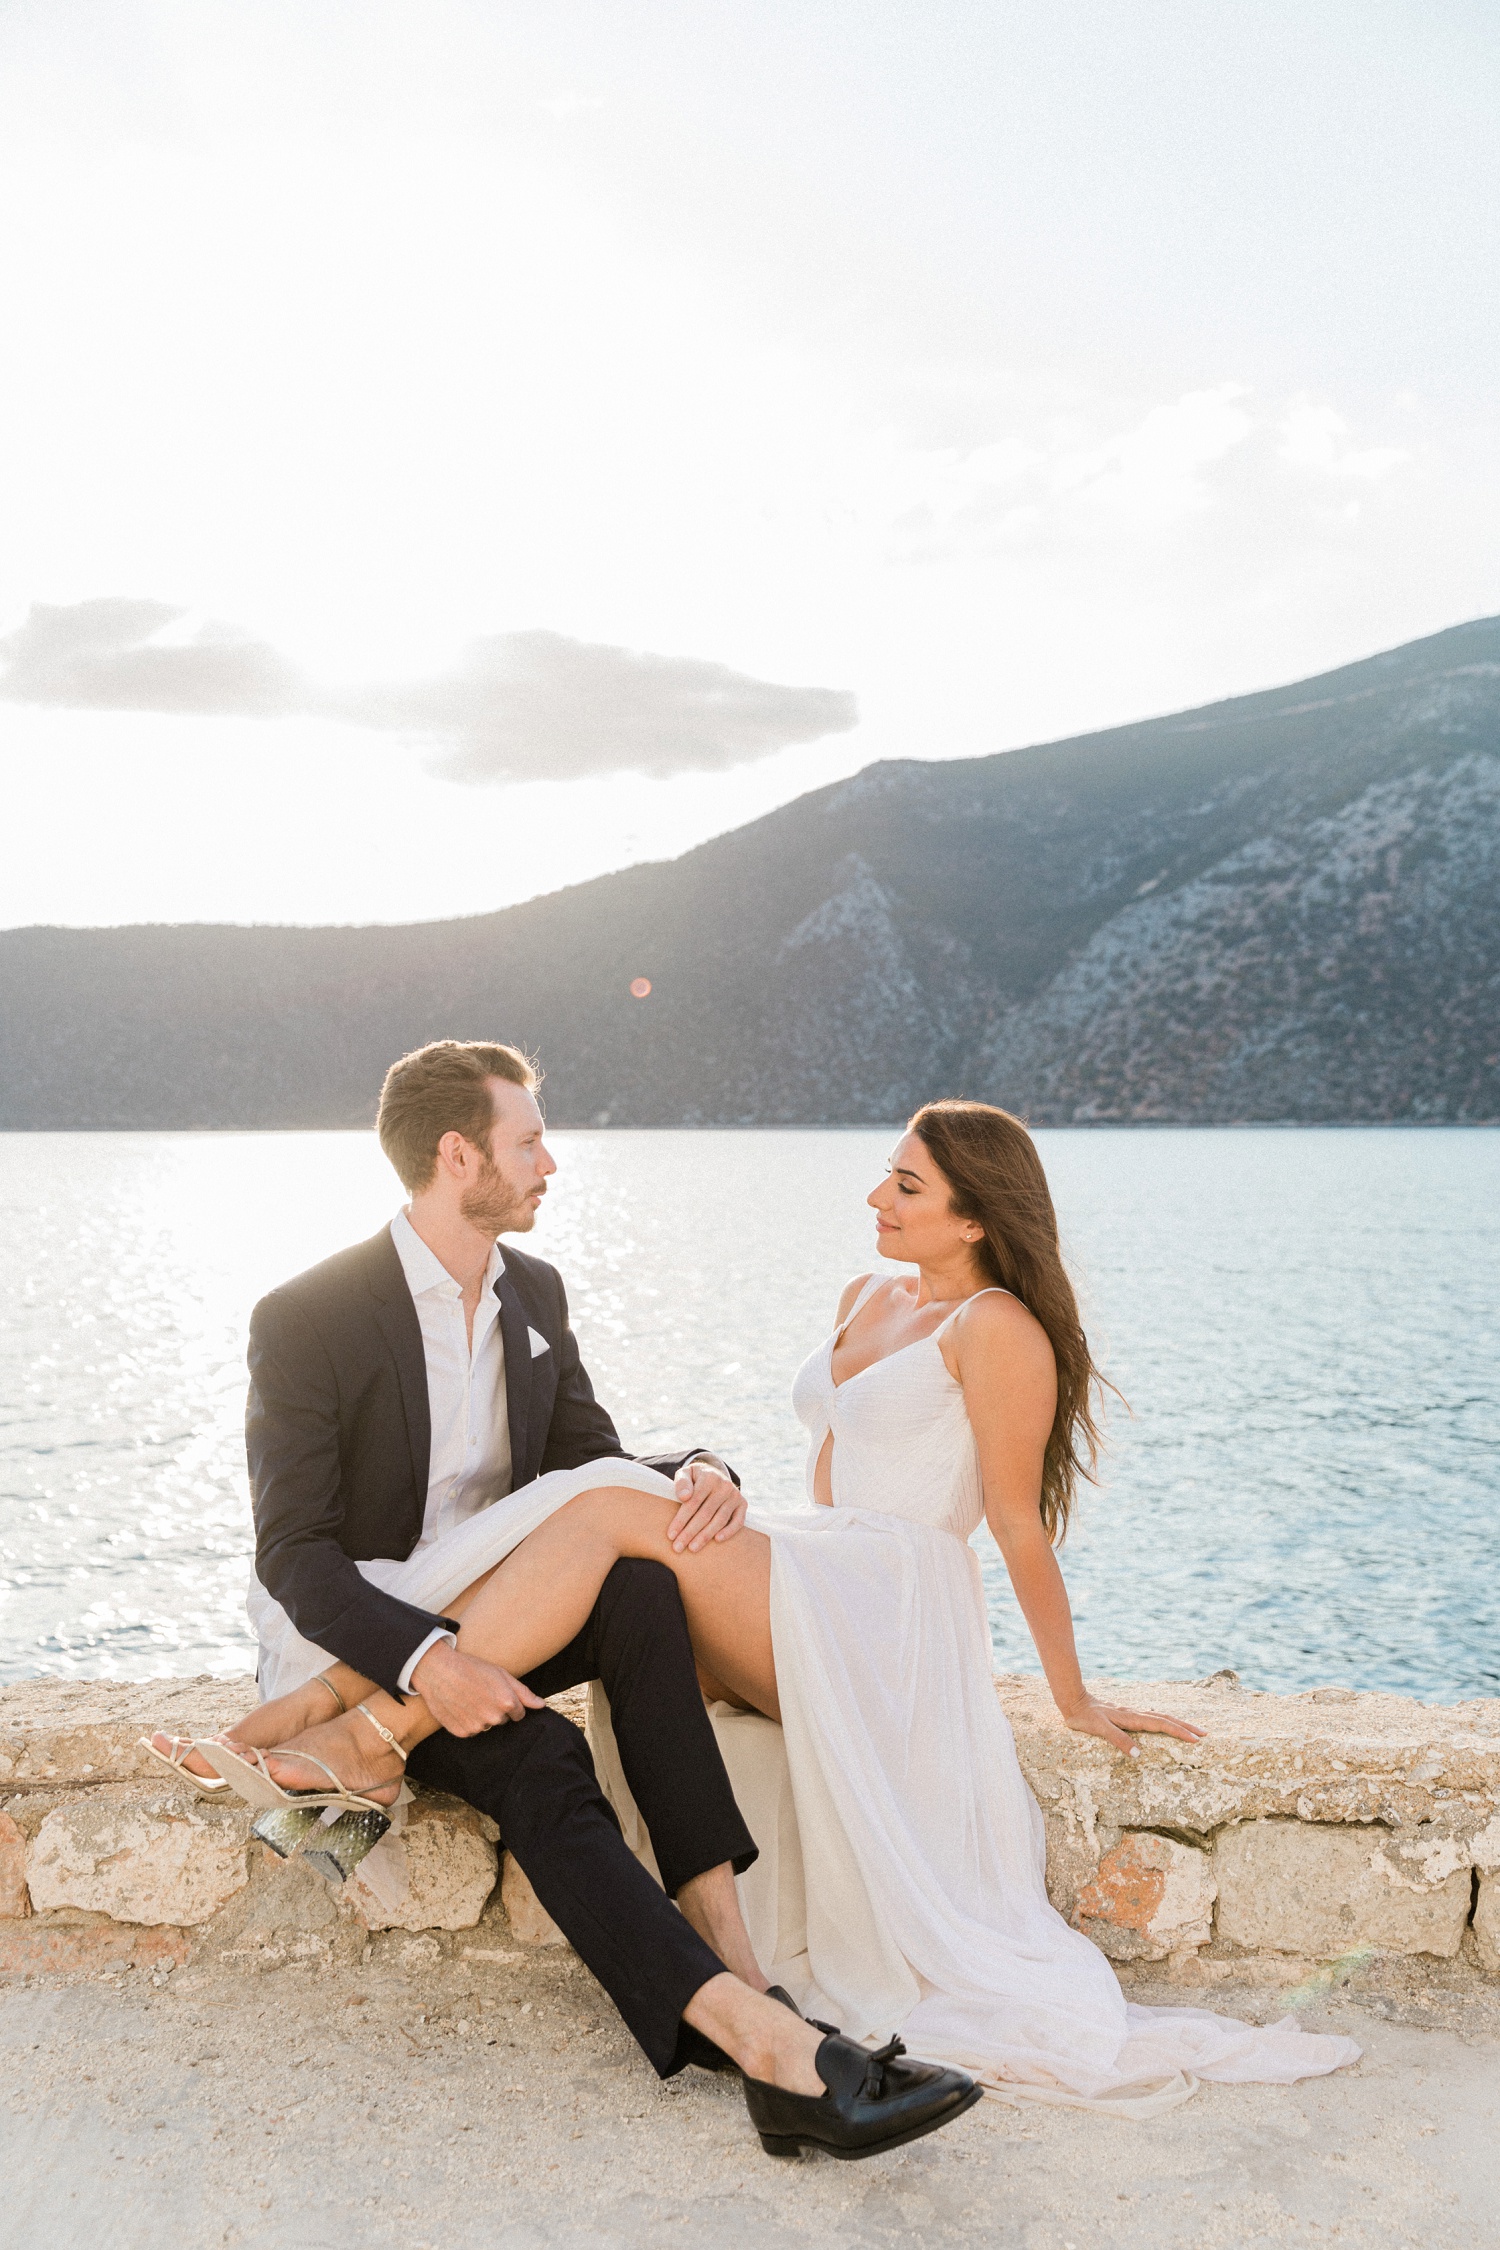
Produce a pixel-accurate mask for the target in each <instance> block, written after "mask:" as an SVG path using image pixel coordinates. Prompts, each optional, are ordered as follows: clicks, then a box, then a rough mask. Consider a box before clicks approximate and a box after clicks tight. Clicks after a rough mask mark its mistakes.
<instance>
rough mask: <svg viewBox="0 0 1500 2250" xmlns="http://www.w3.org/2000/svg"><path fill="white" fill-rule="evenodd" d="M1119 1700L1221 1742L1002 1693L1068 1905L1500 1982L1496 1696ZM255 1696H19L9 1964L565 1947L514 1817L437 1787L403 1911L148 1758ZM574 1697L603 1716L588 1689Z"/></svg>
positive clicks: (237, 1689)
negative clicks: (1121, 1723)
mask: <svg viewBox="0 0 1500 2250" xmlns="http://www.w3.org/2000/svg"><path fill="white" fill-rule="evenodd" d="M1098 1686H1099V1688H1100V1690H1101V1692H1104V1693H1106V1694H1108V1695H1109V1697H1110V1698H1111V1699H1117V1700H1119V1701H1122V1702H1131V1703H1134V1704H1136V1705H1137V1706H1145V1707H1148V1708H1149V1707H1151V1706H1153V1705H1155V1706H1156V1707H1159V1708H1164V1709H1170V1710H1173V1711H1176V1712H1178V1713H1179V1714H1180V1715H1181V1716H1183V1717H1185V1718H1188V1719H1191V1720H1193V1721H1194V1722H1195V1723H1197V1724H1198V1725H1200V1726H1203V1727H1206V1728H1207V1730H1208V1733H1207V1738H1206V1739H1205V1740H1204V1741H1203V1742H1201V1743H1196V1744H1187V1743H1181V1742H1175V1741H1172V1740H1170V1739H1168V1738H1164V1737H1155V1738H1153V1737H1144V1738H1143V1739H1142V1742H1141V1751H1140V1755H1139V1757H1137V1758H1125V1757H1121V1756H1119V1755H1117V1754H1116V1753H1114V1752H1112V1751H1110V1750H1108V1749H1107V1748H1106V1747H1105V1746H1104V1744H1102V1743H1100V1742H1097V1741H1094V1740H1093V1739H1091V1738H1089V1737H1086V1736H1080V1735H1074V1734H1070V1733H1069V1732H1068V1731H1067V1729H1066V1728H1064V1727H1063V1726H1062V1725H1061V1724H1060V1722H1059V1720H1058V1718H1057V1714H1056V1712H1055V1711H1054V1710H1053V1708H1052V1704H1051V1701H1050V1698H1049V1697H1048V1696H1047V1693H1046V1690H1045V1688H1044V1687H1043V1686H1042V1685H1041V1684H1040V1683H1039V1682H1036V1681H1031V1680H1023V1679H1017V1678H1006V1679H1002V1680H1001V1681H999V1682H998V1683H997V1692H998V1693H999V1695H1000V1699H1001V1701H1002V1703H1003V1705H1004V1707H1005V1709H1006V1711H1007V1713H1008V1715H1009V1717H1010V1720H1011V1723H1012V1725H1013V1726H1014V1728H1015V1733H1016V1744H1017V1749H1018V1751H1019V1754H1020V1758H1021V1763H1022V1766H1023V1768H1024V1770H1025V1772H1026V1776H1027V1779H1028V1780H1029V1781H1030V1783H1031V1786H1032V1788H1033V1789H1034V1791H1035V1792H1036V1796H1037V1799H1038V1802H1039V1803H1040V1805H1041V1808H1042V1812H1043V1815H1044V1818H1045V1821H1046V1829H1047V1879H1048V1886H1049V1888H1050V1890H1051V1892H1052V1896H1053V1900H1054V1902H1055V1904H1056V1905H1057V1907H1058V1909H1059V1911H1060V1912H1061V1913H1063V1914H1064V1915H1066V1916H1067V1917H1068V1918H1069V1920H1071V1921H1073V1922H1074V1923H1075V1924H1076V1925H1077V1927H1078V1928H1080V1929H1082V1930H1084V1931H1085V1932H1086V1933H1087V1934H1088V1935H1089V1937H1091V1938H1092V1939H1093V1940H1094V1941H1095V1943H1097V1944H1098V1945H1100V1946H1102V1948H1103V1949H1104V1951H1105V1952H1106V1953H1108V1954H1109V1955H1110V1956H1111V1958H1112V1959H1114V1960H1115V1961H1118V1962H1120V1963H1122V1964H1130V1963H1141V1964H1148V1963H1149V1964H1157V1965H1160V1964H1166V1966H1167V1971H1168V1973H1169V1974H1171V1975H1172V1976H1174V1977H1177V1978H1180V1979H1182V1980H1184V1981H1189V1982H1190V1981H1193V1980H1194V1979H1195V1978H1201V1979H1203V1980H1205V1981H1207V1980H1208V1979H1210V1978H1212V1979H1215V1980H1219V1979H1222V1978H1224V1977H1226V1976H1233V1975H1235V1974H1244V1975H1246V1976H1255V1975H1257V1974H1258V1975H1262V1976H1263V1975H1265V1974H1266V1973H1267V1972H1268V1971H1269V1972H1271V1973H1274V1974H1275V1975H1276V1976H1277V1977H1279V1978H1280V1979H1282V1980H1283V1981H1285V1980H1286V1979H1288V1978H1292V1977H1295V1976H1296V1975H1298V1974H1299V1973H1301V1972H1302V1971H1303V1970H1304V1969H1306V1968H1318V1969H1323V1970H1327V1969H1328V1968H1330V1967H1332V1968H1333V1969H1334V1970H1335V1971H1337V1970H1338V1968H1339V1967H1340V1965H1348V1964H1351V1963H1354V1964H1357V1963H1362V1962H1364V1961H1368V1960H1371V1959H1374V1958H1377V1957H1382V1956H1384V1957H1389V1956H1402V1957H1407V1958H1408V1959H1410V1961H1411V1962H1412V1963H1413V1964H1414V1965H1415V1964H1417V1963H1420V1962H1423V1961H1425V1962H1427V1963H1429V1964H1436V1963H1445V1964H1447V1965H1448V1968H1449V1971H1450V1972H1457V1973H1459V1974H1473V1975H1476V1976H1486V1977H1500V1702H1476V1703H1466V1704H1457V1705H1452V1706H1447V1707H1442V1706H1433V1705H1425V1704H1420V1703H1414V1702H1409V1701H1407V1700H1405V1699H1403V1698H1401V1697H1397V1696H1387V1695H1356V1694H1354V1693H1353V1692H1351V1691H1350V1690H1348V1689H1343V1688H1320V1689H1314V1690H1313V1691H1311V1692H1310V1693H1308V1694H1305V1695H1296V1696H1273V1695H1258V1694H1252V1693H1249V1692H1247V1691H1245V1690H1243V1689H1241V1688H1240V1687H1239V1686H1238V1684H1237V1683H1236V1682H1235V1680H1234V1678H1233V1675H1232V1674H1220V1675H1218V1676H1217V1677H1216V1678H1215V1679H1213V1680H1210V1681H1205V1682H1199V1683H1197V1684H1195V1685H1191V1686H1183V1685H1180V1684H1168V1685H1155V1686H1151V1687H1139V1686H1130V1687H1126V1686H1120V1685H1114V1684H1111V1683H1106V1682H1101V1683H1098ZM251 1694H252V1689H251V1686H250V1683H249V1681H248V1680H230V1681H221V1680H208V1679H196V1680H166V1681H150V1682H144V1683H136V1684H129V1685H121V1684H119V1683H106V1682H98V1683H96V1682H85V1681H74V1680H35V1681H27V1682H23V1683H21V1684H19V1685H17V1686H14V1687H10V1688H6V1689H0V1974H7V1975H27V1974H32V1973H36V1972H73V1973H113V1972H115V1971H118V1970H120V1969H123V1968H126V1967H130V1966H134V1967H137V1968H142V1969H147V1970H150V1971H152V1972H153V1973H155V1974H157V1975H164V1974H166V1973H168V1972H169V1971H170V1969H171V1968H172V1967H173V1966H175V1965H176V1964H179V1963H182V1962H185V1961H188V1960H190V1959H195V1958H196V1959H200V1960H215V1961H220V1962H224V1963H231V1964H232V1963H236V1962H243V1963H244V1964H246V1965H247V1966H258V1967H275V1966H278V1965H280V1964H281V1963H284V1962H286V1961H290V1960H298V1959H306V1960H313V1959H333V1958H335V1957H356V1956H357V1955H358V1954H359V1953H360V1952H361V1951H362V1950H363V1949H364V1948H365V1947H366V1946H367V1945H370V1944H372V1943H379V1944H381V1945H385V1946H395V1947H397V1948H399V1949H404V1950H406V1951H408V1952H414V1953H415V1954H416V1955H418V1956H420V1955H421V1954H422V1953H423V1952H424V1951H425V1952H426V1953H428V1954H430V1953H431V1952H432V1951H433V1949H435V1948H440V1949H442V1950H446V1951H449V1952H453V1951H457V1952H459V1953H469V1954H471V1955H473V1956H474V1957H476V1958H480V1959H484V1958H490V1959H494V1958H497V1957H502V1958H503V1957H504V1953H505V1949H506V1948H507V1947H510V1946H513V1945H514V1944H516V1943H518V1942H519V1943H522V1944H548V1943H560V1942H561V1938H560V1933H559V1932H558V1931H557V1930H556V1929H555V1927H554V1926H553V1925H552V1924H551V1923H550V1922H549V1920H548V1918H547V1916H546V1915H545V1913H544V1912H543V1911H542V1909H541V1907H540V1906H539V1905H538V1903H537V1900H536V1898H535V1896H534V1894H533V1893H532V1892H531V1889H530V1886H529V1885H528V1884H527V1882H526V1880H525V1877H524V1876H523V1875H522V1874H521V1872H520V1870H519V1868H517V1867H516V1866H515V1864H514V1862H513V1861H511V1860H510V1859H509V1858H508V1856H507V1855H505V1854H504V1852H503V1850H502V1849H501V1844H500V1838H499V1836H498V1834H497V1832H496V1829H495V1826H494V1823H493V1822H492V1821H490V1820H488V1819H486V1818H485V1817H484V1816H482V1815H480V1814H478V1813H476V1812H474V1811H473V1810H472V1809H471V1808H470V1807H468V1806H466V1805H463V1804H460V1803H459V1802H457V1801H456V1800H455V1799H452V1798H446V1797H440V1796H436V1795H432V1794H422V1795H420V1796H419V1799H418V1802H417V1804H416V1806H415V1808H414V1809H413V1812H412V1816H411V1819H410V1821H409V1823H408V1827H407V1831H406V1838H405V1842H406V1851H407V1861H408V1868H409V1872H410V1884H409V1890H408V1895H407V1899H406V1902H405V1904H404V1906H403V1907H402V1909H401V1910H400V1912H399V1914H397V1915H394V1916H392V1915H390V1914H387V1913H384V1912H383V1911H382V1909H381V1907H380V1905H379V1903H378V1901H377V1900H376V1899H375V1897H374V1896H373V1894H372V1893H371V1892H369V1891H368V1890H367V1889H365V1888H364V1886H363V1885H361V1883H360V1882H359V1879H358V1877H357V1876H356V1877H355V1878H354V1879H353V1880H352V1881H351V1882H350V1883H348V1884H346V1885H345V1886H344V1888H343V1890H342V1891H341V1892H338V1893H335V1892H333V1891H331V1890H330V1889H329V1888H328V1886H327V1885H326V1884H324V1883H323V1882H322V1880H321V1879H320V1878H319V1877H318V1876H317V1875H315V1874H314V1873H313V1872H312V1871H311V1870H310V1869H307V1868H305V1867H300V1866H298V1864H297V1863H296V1862H295V1861H291V1862H285V1863H284V1862H281V1861H279V1860H277V1859H276V1858H275V1856H274V1855H273V1854H272V1853H270V1852H269V1851H268V1850H267V1849H266V1848H265V1847H264V1846H263V1845H260V1844H258V1843H255V1842H254V1841H253V1840H252V1839H251V1837H250V1834H249V1816H248V1814H247V1813H246V1812H245V1811H244V1810H243V1809H242V1808H240V1807H239V1806H237V1805H235V1806H227V1805H218V1804H213V1803H208V1802H205V1801H204V1800H201V1799H200V1798H198V1797H197V1796H196V1795H195V1794H194V1793H193V1792H192V1791H190V1790H189V1789H187V1788H186V1787H179V1786H178V1785H176V1784H175V1783H174V1782H173V1781H172V1780H171V1778H170V1777H169V1776H168V1775H166V1774H164V1773H163V1772H162V1770H161V1768H160V1767H159V1766H157V1765H155V1763H154V1762H153V1761H152V1760H151V1759H149V1758H148V1757H147V1756H146V1755H145V1754H144V1753H143V1752H142V1751H141V1750H140V1749H139V1748H138V1747H137V1741H138V1737H139V1736H140V1735H141V1734H142V1733H144V1732H148V1731H149V1730H150V1729H151V1728H152V1727H158V1726H159V1727H165V1728H166V1729H167V1730H168V1731H170V1732H175V1733H183V1734H185V1733H193V1734H204V1733H209V1732H212V1731H213V1730H214V1729H216V1728H218V1727H221V1726H223V1725H225V1724H227V1723H228V1722H229V1720H231V1719H232V1718H234V1717H235V1716H237V1714H238V1713H239V1712H240V1711H242V1710H243V1709H244V1708H245V1706H246V1704H247V1703H248V1702H249V1700H250V1698H251ZM558 1703H559V1707H560V1708H563V1709H565V1710H566V1711H567V1712H568V1714H569V1716H571V1717H574V1718H579V1717H581V1699H579V1698H578V1697H576V1696H575V1697H563V1698H559V1699H558Z"/></svg>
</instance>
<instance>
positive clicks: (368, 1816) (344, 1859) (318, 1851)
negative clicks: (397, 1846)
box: [302, 1812, 391, 1883]
mask: <svg viewBox="0 0 1500 2250" xmlns="http://www.w3.org/2000/svg"><path fill="white" fill-rule="evenodd" d="M313 1817H314V1819H317V1818H318V1816H317V1815H316V1814H315V1815H314V1816H313ZM390 1825H391V1824H390V1821H389V1820H388V1819H387V1817H386V1815H385V1814H384V1813H382V1812H346V1813H340V1815H339V1817H338V1819H337V1820H335V1821H330V1822H329V1824H328V1826H327V1827H326V1828H324V1829H323V1830H322V1833H321V1834H320V1835H319V1837H318V1839H317V1841H316V1842H315V1843H312V1842H310V1843H308V1845H307V1846H306V1847H305V1849H304V1851H303V1853H302V1857H303V1858H304V1859H305V1860H306V1862H307V1864H308V1866H309V1867H315V1868H316V1869H317V1871H318V1873H319V1874H320V1875H322V1876H324V1877H326V1879H327V1880H328V1881H329V1882H330V1883H343V1882H347V1881H348V1879H349V1877H350V1876H351V1875H352V1874H353V1873H354V1870H355V1868H356V1867H358V1865H359V1863H360V1861H361V1860H362V1859H364V1858H365V1857H366V1855H367V1854H368V1853H370V1852H372V1851H373V1850H374V1849H375V1846H376V1845H377V1844H378V1843H379V1842H380V1839H381V1837H382V1836H383V1835H384V1834H385V1832H386V1830H387V1829H388V1828H389V1827H390Z"/></svg>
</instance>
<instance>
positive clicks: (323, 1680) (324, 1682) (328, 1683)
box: [313, 1672, 349, 1714]
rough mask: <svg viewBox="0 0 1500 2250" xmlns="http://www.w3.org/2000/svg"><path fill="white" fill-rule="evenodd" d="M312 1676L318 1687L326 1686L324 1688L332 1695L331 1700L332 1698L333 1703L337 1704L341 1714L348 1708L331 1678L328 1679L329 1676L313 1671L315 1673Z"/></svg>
mask: <svg viewBox="0 0 1500 2250" xmlns="http://www.w3.org/2000/svg"><path fill="white" fill-rule="evenodd" d="M313 1678H314V1679H315V1681H316V1682H317V1685H318V1686H319V1687H326V1688H327V1690H328V1692H329V1694H330V1695H331V1696H332V1697H333V1700H334V1702H335V1703H336V1704H337V1705H338V1707H339V1711H340V1713H341V1714H342V1713H343V1712H345V1711H347V1710H348V1708H349V1706H348V1704H347V1703H346V1702H345V1701H344V1699H343V1697H342V1696H341V1695H340V1694H339V1691H338V1689H337V1688H336V1687H335V1686H334V1684H333V1682H332V1680H330V1679H329V1678H327V1676H326V1675H325V1674H324V1673H322V1672H315V1673H314V1674H313Z"/></svg>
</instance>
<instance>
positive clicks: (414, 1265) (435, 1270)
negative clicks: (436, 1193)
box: [391, 1211, 505, 1309]
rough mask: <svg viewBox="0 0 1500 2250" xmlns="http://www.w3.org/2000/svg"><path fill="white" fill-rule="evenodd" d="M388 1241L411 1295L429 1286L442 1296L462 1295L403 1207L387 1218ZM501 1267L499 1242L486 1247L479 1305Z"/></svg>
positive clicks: (491, 1291) (419, 1292)
mask: <svg viewBox="0 0 1500 2250" xmlns="http://www.w3.org/2000/svg"><path fill="white" fill-rule="evenodd" d="M391 1241H392V1242H393V1243H394V1244H395V1248H396V1255H397V1257H398V1258H399V1259H400V1260H401V1270H402V1272H403V1273H404V1274H405V1276H406V1286H407V1288H408V1289H409V1290H410V1291H411V1293H412V1295H413V1296H414V1297H420V1296H422V1295H424V1294H425V1292H426V1291H428V1290H432V1291H434V1292H435V1293H436V1294H437V1295H439V1296H442V1297H462V1295H463V1290H462V1288H461V1287H460V1286H459V1284H458V1283H457V1282H456V1281H455V1280H454V1278H453V1276H452V1274H451V1273H450V1272H449V1271H448V1268H447V1267H446V1266H445V1265H444V1264H443V1261H442V1259H441V1258H439V1257H438V1256H437V1254H436V1252H435V1251H432V1250H430V1249H429V1248H428V1246H427V1244H426V1243H425V1242H424V1241H423V1240H422V1237H421V1236H420V1235H419V1234H418V1232H417V1230H416V1228H415V1227H414V1226H413V1225H412V1223H411V1220H410V1219H409V1218H408V1216H407V1214H406V1212H405V1211H398V1212H397V1213H396V1216H395V1217H394V1219H392V1221H391ZM504 1271H505V1253H504V1251H503V1250H502V1249H501V1248H500V1245H499V1243H498V1242H497V1243H495V1245H494V1247H493V1248H492V1249H491V1251H490V1255H489V1263H488V1264H487V1265H486V1267H485V1269H484V1288H483V1289H482V1290H481V1292H480V1306H481V1309H482V1308H483V1304H484V1300H485V1298H486V1297H487V1296H490V1295H492V1294H493V1292H494V1287H495V1283H496V1282H497V1281H498V1280H499V1278H500V1276H501V1274H502V1273H504Z"/></svg>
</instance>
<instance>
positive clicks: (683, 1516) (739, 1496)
mask: <svg viewBox="0 0 1500 2250" xmlns="http://www.w3.org/2000/svg"><path fill="white" fill-rule="evenodd" d="M673 1489H674V1490H675V1492H676V1494H677V1499H678V1503H679V1505H678V1509H677V1513H676V1515H675V1516H674V1517H673V1518H672V1521H671V1522H670V1523H669V1524H668V1526H667V1537H668V1539H669V1540H670V1541H671V1543H672V1546H673V1549H674V1551H675V1552H676V1553H677V1554H679V1555H680V1554H681V1553H682V1551H683V1549H684V1548H686V1549H687V1551H688V1553H689V1554H690V1555H696V1554H697V1552H698V1550H699V1548H700V1547H706V1546H707V1545H708V1543H709V1541H710V1540H711V1539H713V1540H720V1539H732V1538H733V1537H734V1535H735V1533H736V1532H737V1531H738V1530H739V1529H740V1527H741V1525H742V1524H743V1523H744V1521H745V1509H746V1507H747V1506H748V1504H749V1503H748V1502H747V1501H746V1499H745V1495H744V1494H743V1492H741V1490H740V1488H739V1486H738V1485H737V1484H736V1483H735V1482H734V1480H733V1478H732V1477H728V1476H726V1475H725V1474H724V1470H723V1467H722V1465H721V1464H720V1463H719V1462H717V1461H707V1460H703V1459H701V1458H700V1459H699V1460H697V1461H687V1462H684V1464H683V1466H682V1467H681V1468H680V1469H679V1470H678V1472H677V1475H676V1477H675V1478H674V1479H673Z"/></svg>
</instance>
